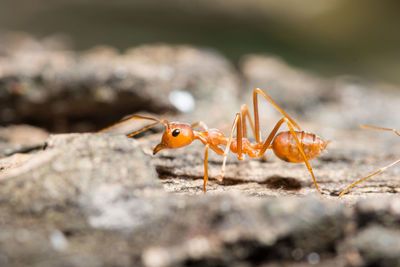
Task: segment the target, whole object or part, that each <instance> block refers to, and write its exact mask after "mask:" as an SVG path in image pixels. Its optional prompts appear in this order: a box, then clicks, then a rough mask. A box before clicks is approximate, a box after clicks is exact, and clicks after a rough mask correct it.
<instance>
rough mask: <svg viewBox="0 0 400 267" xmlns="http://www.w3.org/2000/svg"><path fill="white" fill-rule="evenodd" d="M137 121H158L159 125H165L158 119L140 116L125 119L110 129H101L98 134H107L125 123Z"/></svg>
mask: <svg viewBox="0 0 400 267" xmlns="http://www.w3.org/2000/svg"><path fill="white" fill-rule="evenodd" d="M137 119H139V120H140V119H142V120H150V121H156V122H158V123H163V122H161V120H158V119H155V118H151V117H146V116H140V115H133V116H129V117H127V118H125V119H122V120H121V121H119V122H117V123H114V124H113V125H111V126H108V127H106V128H104V129H101V130H100V131H98V133H103V132H106V131H108V130H110V129H112V128H114V127H117V126H118V125H121V124H123V123H125V122H128V121H130V120H137Z"/></svg>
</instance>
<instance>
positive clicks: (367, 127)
mask: <svg viewBox="0 0 400 267" xmlns="http://www.w3.org/2000/svg"><path fill="white" fill-rule="evenodd" d="M360 128H362V129H369V130H383V131H392V132H394V133H395V134H397V135H398V136H400V133H399V132H398V131H396V130H395V129H389V128H383V127H376V126H368V125H360ZM398 163H400V160H398V161H395V162H393V163H391V164H389V165H387V166H385V167H383V168H381V169H379V170H377V171H376V172H374V173H371V174H370V175H368V176H367V177H364V178H362V179H360V180H358V181H357V182H355V183H353V184H352V185H350V186H349V187H347V188H346V189H345V190H343V191H342V192H341V193H340V194H339V196H338V198H341V197H342V196H343V195H344V194H345V193H346V192H347V191H349V190H350V189H351V188H352V187H354V186H355V185H357V184H359V183H361V182H363V181H365V180H367V179H369V178H371V177H372V176H374V175H377V174H379V173H381V172H384V171H386V170H387V169H389V168H392V167H393V166H395V165H396V164H398Z"/></svg>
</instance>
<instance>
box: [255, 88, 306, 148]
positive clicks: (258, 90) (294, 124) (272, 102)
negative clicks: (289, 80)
mask: <svg viewBox="0 0 400 267" xmlns="http://www.w3.org/2000/svg"><path fill="white" fill-rule="evenodd" d="M257 94H261V95H262V96H264V97H265V99H267V100H268V101H269V102H270V103H271V104H272V105H273V106H274V107H275V108H276V109H277V110H278V111H279V112H280V113H281V114H282V115H283V116H284V117H285V118H286V119H288V121H289V122H290V123H291V124H292V125H293V126H294V127H295V128H297V129H299V130H300V127H299V125H298V124H297V123H296V122H295V121H294V120H293V119H292V118H291V117H289V115H287V114H286V112H285V111H283V109H282V108H281V107H280V106H279V105H278V104H277V103H275V101H274V100H272V98H271V97H269V96H268V95H267V94H266V93H264V91H262V90H261V89H260V88H255V89H254V91H253V108H254V123H255V132H256V134H255V135H256V141H257V143H260V121H259V116H258V99H257Z"/></svg>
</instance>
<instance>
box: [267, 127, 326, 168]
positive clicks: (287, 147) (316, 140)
mask: <svg viewBox="0 0 400 267" xmlns="http://www.w3.org/2000/svg"><path fill="white" fill-rule="evenodd" d="M295 133H296V135H297V138H298V139H299V141H300V143H301V145H302V147H303V150H304V153H305V155H306V157H307V159H308V160H311V159H313V158H315V157H318V156H319V155H321V153H322V152H323V151H324V150H325V148H326V146H327V145H328V143H329V142H327V141H324V140H323V139H322V138H321V137H319V136H317V135H315V134H313V133H307V132H304V131H295ZM272 150H273V151H274V153H275V155H276V156H277V157H278V158H280V159H281V160H284V161H287V162H292V163H301V162H304V158H303V156H302V155H301V152H300V150H299V148H298V146H297V144H296V140H295V138H294V136H293V135H292V134H291V133H290V132H289V131H286V132H280V133H279V134H277V135H276V136H275V138H274V141H273V142H272Z"/></svg>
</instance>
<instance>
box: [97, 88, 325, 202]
mask: <svg viewBox="0 0 400 267" xmlns="http://www.w3.org/2000/svg"><path fill="white" fill-rule="evenodd" d="M258 94H261V95H262V96H264V98H265V99H267V100H268V101H269V102H270V103H271V104H272V105H273V106H274V107H275V108H276V109H277V110H278V111H279V112H280V113H281V114H282V115H283V118H281V119H280V120H279V121H278V122H277V123H276V125H275V127H274V128H273V130H272V131H271V133H270V134H269V135H268V137H267V139H266V140H265V141H261V138H260V135H261V134H260V123H259V115H258V114H259V113H258V98H257V97H258ZM253 107H254V123H253V121H252V119H251V117H250V113H249V110H248V108H247V106H246V105H245V104H243V105H242V107H241V112H240V113H236V115H235V119H234V121H233V124H232V128H231V131H230V134H229V137H227V136H225V135H224V134H223V133H222V131H220V130H218V129H208V128H207V126H206V124H205V123H204V122H202V121H198V122H196V123H194V124H187V123H180V122H171V123H170V122H168V121H167V120H158V119H155V118H151V117H145V116H138V115H133V116H130V117H128V118H126V119H124V120H122V121H120V122H118V123H116V124H114V125H111V126H110V127H107V128H105V129H103V130H101V131H100V132H105V131H107V130H108V129H110V128H113V127H115V126H117V125H120V124H122V123H125V122H127V121H129V120H133V119H144V120H150V121H154V123H152V124H150V125H148V126H146V127H144V128H142V129H140V130H137V131H134V132H131V133H129V134H127V137H133V136H135V135H137V134H139V133H141V132H143V131H146V130H148V129H150V128H152V127H154V126H156V125H158V124H164V125H165V131H164V133H163V136H162V139H161V142H160V143H159V144H158V145H157V146H156V147H155V148H154V150H153V155H155V154H157V152H159V151H160V150H162V149H165V148H180V147H184V146H187V145H189V144H191V143H192V142H193V141H194V140H196V139H197V140H200V142H202V143H203V145H204V146H205V155H204V183H203V191H204V192H206V185H207V182H208V150H209V148H210V149H212V150H213V151H214V152H216V153H217V154H218V155H220V156H223V157H224V159H223V162H222V167H221V173H220V175H218V176H217V177H216V178H217V180H218V181H222V180H223V177H224V173H225V164H226V159H227V156H228V152H229V150H230V151H232V152H233V153H235V154H237V155H238V159H239V160H243V159H244V155H245V154H247V155H248V156H249V157H251V158H258V157H261V156H264V153H265V151H266V150H267V149H272V150H273V151H274V153H275V155H276V156H277V157H278V158H280V159H281V160H284V161H286V162H291V163H301V162H304V163H305V164H306V166H307V169H308V171H309V172H310V174H311V176H312V179H313V181H314V185H315V188H316V189H317V192H318V194H319V195H320V196H321V193H320V191H319V189H318V185H317V181H316V179H315V176H314V173H313V170H312V168H311V166H310V164H309V162H308V161H309V160H311V159H313V158H315V157H318V156H319V155H320V154H321V153H322V152H323V151H324V150H325V148H326V146H327V144H328V143H329V141H328V142H327V141H324V140H322V138H320V137H319V136H317V135H315V134H313V133H308V132H304V131H301V130H300V127H299V126H298V124H297V123H296V122H295V121H294V120H293V119H292V118H290V117H289V116H288V115H287V114H286V113H285V112H284V111H283V109H282V108H280V107H279V106H278V104H276V103H275V101H273V100H272V99H271V98H270V97H269V96H268V95H267V94H266V93H265V92H263V91H262V90H261V89H259V88H256V89H254V91H253ZM247 119H248V122H249V124H250V127H251V129H252V132H253V135H254V137H255V141H256V143H255V144H254V143H251V142H250V141H249V140H248V139H247V127H246V122H247ZM283 123H286V124H287V125H288V127H289V131H285V132H280V133H278V134H277V132H278V130H279V127H281V125H282V124H283ZM197 126H198V127H200V128H202V131H196V130H194V128H195V127H197ZM294 128H296V129H297V130H294ZM235 129H236V137H235V138H234V137H233V135H234V132H235ZM220 146H224V147H225V148H224V149H222V148H221V147H220Z"/></svg>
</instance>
